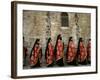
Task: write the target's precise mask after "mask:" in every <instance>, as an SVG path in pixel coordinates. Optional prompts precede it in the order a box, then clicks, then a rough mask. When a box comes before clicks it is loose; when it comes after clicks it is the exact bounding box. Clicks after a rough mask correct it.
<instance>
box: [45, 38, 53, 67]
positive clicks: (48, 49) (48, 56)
mask: <svg viewBox="0 0 100 80" xmlns="http://www.w3.org/2000/svg"><path fill="white" fill-rule="evenodd" d="M45 59H46V64H47V67H52V66H53V63H54V50H53V45H52V40H51V38H49V39H48V42H47V46H46V51H45Z"/></svg>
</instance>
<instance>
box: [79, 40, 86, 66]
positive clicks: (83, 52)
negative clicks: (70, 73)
mask: <svg viewBox="0 0 100 80" xmlns="http://www.w3.org/2000/svg"><path fill="white" fill-rule="evenodd" d="M77 54H78V62H79V63H80V64H83V65H85V64H87V50H86V48H85V45H84V43H83V39H82V38H80V39H79V42H78V49H77Z"/></svg>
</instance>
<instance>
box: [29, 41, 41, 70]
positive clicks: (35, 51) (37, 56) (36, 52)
mask: <svg viewBox="0 0 100 80" xmlns="http://www.w3.org/2000/svg"><path fill="white" fill-rule="evenodd" d="M41 59H42V48H41V45H40V39H36V41H35V44H34V46H33V48H32V50H31V54H30V65H31V68H34V67H40V66H41V65H40V61H41Z"/></svg>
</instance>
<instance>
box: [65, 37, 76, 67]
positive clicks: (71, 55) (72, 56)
mask: <svg viewBox="0 0 100 80" xmlns="http://www.w3.org/2000/svg"><path fill="white" fill-rule="evenodd" d="M76 56H77V55H76V46H75V43H74V41H73V38H72V37H70V38H69V41H68V46H67V53H66V58H67V64H70V65H76V64H77V62H76V58H77V57H76Z"/></svg>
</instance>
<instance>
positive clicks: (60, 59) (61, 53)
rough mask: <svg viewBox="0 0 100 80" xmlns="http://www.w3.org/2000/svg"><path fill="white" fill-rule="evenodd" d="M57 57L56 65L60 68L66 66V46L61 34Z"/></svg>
mask: <svg viewBox="0 0 100 80" xmlns="http://www.w3.org/2000/svg"><path fill="white" fill-rule="evenodd" d="M55 57H56V64H57V65H58V66H64V62H63V58H64V44H63V42H62V37H61V34H59V35H58V37H57V41H56V46H55Z"/></svg>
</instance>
